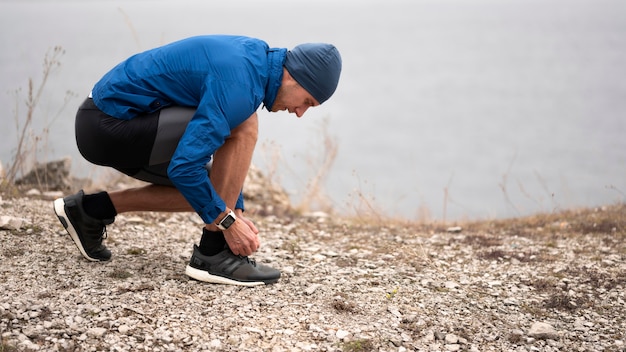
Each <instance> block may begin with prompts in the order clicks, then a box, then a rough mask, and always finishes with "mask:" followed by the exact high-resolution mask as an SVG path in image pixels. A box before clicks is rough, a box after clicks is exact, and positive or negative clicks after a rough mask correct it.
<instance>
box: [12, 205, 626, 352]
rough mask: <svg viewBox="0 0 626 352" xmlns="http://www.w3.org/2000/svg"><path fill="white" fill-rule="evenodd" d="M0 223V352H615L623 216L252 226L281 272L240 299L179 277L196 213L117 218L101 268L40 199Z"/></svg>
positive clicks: (621, 305) (312, 217)
mask: <svg viewBox="0 0 626 352" xmlns="http://www.w3.org/2000/svg"><path fill="white" fill-rule="evenodd" d="M0 215H2V216H4V219H5V220H8V219H12V220H19V219H20V218H21V219H24V222H23V223H22V224H21V226H20V228H19V229H4V230H0V238H1V239H2V241H0V273H1V274H0V289H1V291H2V295H1V297H0V331H1V333H2V335H1V338H2V346H1V347H0V351H15V350H19V351H22V350H24V351H26V350H41V351H44V350H45V351H626V347H625V344H626V303H625V301H626V293H625V291H626V289H625V288H626V260H625V259H626V241H624V239H625V238H626V220H625V219H626V206H624V205H615V206H607V207H603V208H599V209H587V210H579V211H570V212H566V213H561V214H548V215H544V216H536V217H532V218H526V219H512V220H506V221H504V220H502V221H492V222H488V221H485V222H480V223H467V224H462V225H461V226H462V228H448V227H437V226H435V225H414V224H402V223H399V222H389V223H380V224H376V223H364V222H358V221H356V220H354V219H352V220H351V219H339V220H331V219H330V218H328V217H327V216H326V215H325V214H323V213H315V214H309V215H308V216H307V215H301V216H295V215H291V216H280V217H277V216H273V215H269V216H260V215H257V216H252V219H253V220H255V222H256V224H257V226H258V227H259V229H260V230H261V237H262V246H261V248H260V250H259V252H257V253H256V254H255V256H254V258H255V259H256V260H257V261H259V262H263V263H267V264H269V265H272V266H274V267H276V268H279V269H281V271H282V273H283V276H282V278H281V280H280V282H279V283H277V284H274V285H268V286H263V287H253V288H242V287H233V286H224V285H211V284H205V283H200V282H196V281H193V280H190V279H188V278H187V277H186V276H185V275H184V269H185V266H186V264H187V261H188V260H189V257H190V255H191V252H192V245H193V243H194V242H196V241H198V240H199V237H200V230H199V228H200V226H201V225H199V224H198V223H197V221H198V220H197V216H195V215H191V214H156V213H146V214H143V213H142V214H130V215H126V214H124V216H118V218H117V220H116V222H115V223H114V224H113V225H111V226H109V228H108V239H107V240H106V243H107V245H108V246H109V248H110V249H111V250H112V251H113V256H114V257H113V259H112V261H110V262H107V263H91V262H88V261H86V260H84V259H83V258H82V257H81V256H80V254H79V253H78V250H77V249H76V247H75V246H74V244H73V242H72V241H71V240H70V238H69V236H68V235H67V234H66V233H65V231H64V230H63V228H62V227H61V225H60V224H59V223H58V221H57V219H56V217H55V216H54V213H53V211H52V203H51V201H49V200H41V199H35V198H27V197H23V198H17V199H6V198H5V199H4V200H2V201H1V204H0ZM9 217H10V218H9ZM5 222H6V221H5ZM6 227H7V228H10V227H11V226H10V225H7V226H6Z"/></svg>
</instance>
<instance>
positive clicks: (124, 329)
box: [117, 325, 130, 335]
mask: <svg viewBox="0 0 626 352" xmlns="http://www.w3.org/2000/svg"><path fill="white" fill-rule="evenodd" d="M117 331H119V332H120V334H123V335H126V334H128V332H129V331H130V326H128V325H120V326H119V327H118V328H117Z"/></svg>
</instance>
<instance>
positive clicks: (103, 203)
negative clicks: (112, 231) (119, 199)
mask: <svg viewBox="0 0 626 352" xmlns="http://www.w3.org/2000/svg"><path fill="white" fill-rule="evenodd" d="M83 210H84V211H85V213H87V215H89V216H91V217H92V218H94V219H100V220H101V219H113V218H115V216H116V215H117V211H116V210H115V206H113V202H112V201H111V197H109V194H108V193H107V192H100V193H95V194H88V195H85V196H83Z"/></svg>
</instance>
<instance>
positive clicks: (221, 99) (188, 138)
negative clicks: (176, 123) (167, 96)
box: [167, 82, 256, 224]
mask: <svg viewBox="0 0 626 352" xmlns="http://www.w3.org/2000/svg"><path fill="white" fill-rule="evenodd" d="M204 92H205V93H204V94H203V97H202V99H201V101H200V103H199V105H198V108H197V110H196V113H195V115H194V117H193V118H192V119H191V121H190V122H189V124H188V125H187V129H186V130H185V133H184V134H183V136H182V138H181V139H180V142H179V143H178V147H177V148H176V151H175V152H174V155H173V156H172V160H171V161H170V165H169V168H168V170H167V173H168V177H169V178H170V180H171V181H172V183H173V184H174V186H176V188H177V189H178V190H179V191H180V192H181V193H182V194H183V196H184V197H185V199H186V200H187V201H188V202H189V204H190V205H191V206H192V207H193V208H194V210H195V211H196V212H197V213H198V215H200V217H201V218H202V220H203V221H204V222H205V223H206V224H210V223H212V222H213V221H215V219H216V218H217V217H218V216H219V214H220V213H221V212H223V211H224V210H225V209H226V204H225V203H224V201H223V200H222V198H221V197H220V196H219V195H218V194H217V192H216V191H215V188H214V187H213V184H212V183H211V180H210V179H209V176H208V174H207V172H206V168H205V167H204V166H205V165H206V163H207V162H208V161H209V160H210V158H211V155H213V154H214V153H215V151H216V150H217V149H218V148H220V147H221V146H222V145H223V144H224V141H225V140H226V138H227V137H228V136H230V131H231V129H233V128H235V127H236V126H238V125H239V124H241V123H242V122H243V121H245V120H246V119H247V118H248V117H250V116H251V115H252V114H253V113H254V111H255V109H256V106H254V100H253V99H252V97H251V96H250V90H249V89H246V87H242V85H241V84H229V83H228V82H226V83H224V82H211V84H210V85H209V86H208V87H206V89H205V90H204ZM239 205H241V208H243V197H242V194H241V193H240V195H239V199H238V200H237V207H239Z"/></svg>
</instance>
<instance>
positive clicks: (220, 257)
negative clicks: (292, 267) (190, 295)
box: [185, 245, 280, 286]
mask: <svg viewBox="0 0 626 352" xmlns="http://www.w3.org/2000/svg"><path fill="white" fill-rule="evenodd" d="M185 274H187V276H189V277H191V278H192V279H196V280H198V281H204V282H210V283H214V284H227V285H239V286H258V285H265V284H273V283H275V282H277V281H278V279H279V278H280V271H278V270H276V269H274V268H271V267H269V266H267V265H263V264H258V263H256V262H255V261H254V260H252V259H250V258H248V257H242V256H239V255H234V254H233V252H231V251H230V249H229V248H228V247H227V248H225V249H224V250H223V251H221V252H219V253H218V254H216V255H212V256H206V255H203V254H202V253H200V250H199V249H198V246H196V245H194V246H193V255H192V256H191V260H190V261H189V265H187V268H186V269H185Z"/></svg>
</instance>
